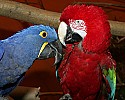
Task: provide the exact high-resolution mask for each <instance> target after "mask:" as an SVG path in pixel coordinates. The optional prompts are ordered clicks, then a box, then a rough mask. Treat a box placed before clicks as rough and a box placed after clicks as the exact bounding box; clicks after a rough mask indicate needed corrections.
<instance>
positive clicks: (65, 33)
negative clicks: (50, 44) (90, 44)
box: [58, 22, 83, 46]
mask: <svg viewBox="0 0 125 100" xmlns="http://www.w3.org/2000/svg"><path fill="white" fill-rule="evenodd" d="M58 36H59V39H60V41H61V43H62V44H63V45H64V46H66V44H70V43H75V42H80V41H81V40H82V39H83V38H82V37H81V36H80V35H79V34H78V33H77V32H74V31H73V30H72V29H71V27H70V26H69V25H67V24H66V23H65V22H61V23H60V25H59V27H58Z"/></svg>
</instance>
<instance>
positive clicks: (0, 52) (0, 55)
mask: <svg viewBox="0 0 125 100" xmlns="http://www.w3.org/2000/svg"><path fill="white" fill-rule="evenodd" d="M3 54H4V48H3V47H2V42H1V41H0V59H1V58H2V56H3Z"/></svg>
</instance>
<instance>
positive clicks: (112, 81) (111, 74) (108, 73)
mask: <svg viewBox="0 0 125 100" xmlns="http://www.w3.org/2000/svg"><path fill="white" fill-rule="evenodd" d="M103 74H104V76H105V78H106V80H107V81H108V84H109V86H110V89H111V93H110V94H109V98H108V99H109V100H114V96H115V90H116V71H115V68H114V67H112V68H109V69H108V70H106V69H103Z"/></svg>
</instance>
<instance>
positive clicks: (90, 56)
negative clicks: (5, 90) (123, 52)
mask: <svg viewBox="0 0 125 100" xmlns="http://www.w3.org/2000/svg"><path fill="white" fill-rule="evenodd" d="M58 36H59V39H60V41H61V43H62V44H63V45H64V46H65V49H64V59H63V60H62V62H61V64H60V67H59V68H58V69H57V77H58V78H59V79H60V84H61V86H62V89H63V91H64V94H66V95H65V96H64V97H62V99H63V100H71V98H72V99H73V100H104V99H106V100H107V99H108V100H114V96H115V89H116V72H115V71H116V62H115V60H113V58H112V56H111V54H110V52H109V50H108V47H109V46H110V38H111V33H110V25H109V23H108V20H107V16H106V14H105V12H104V11H103V10H102V9H101V8H99V7H97V6H93V5H90V6H86V5H69V6H68V7H66V8H65V9H64V11H63V12H62V14H61V17H60V25H59V28H58ZM104 83H105V85H104ZM104 86H105V88H104ZM104 90H106V95H105V94H104ZM66 98H67V99H66ZM62 99H60V100H62Z"/></svg>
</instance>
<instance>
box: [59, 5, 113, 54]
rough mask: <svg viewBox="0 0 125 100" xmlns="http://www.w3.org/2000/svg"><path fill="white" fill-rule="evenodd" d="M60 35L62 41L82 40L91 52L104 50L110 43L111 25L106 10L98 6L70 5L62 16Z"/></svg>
mask: <svg viewBox="0 0 125 100" xmlns="http://www.w3.org/2000/svg"><path fill="white" fill-rule="evenodd" d="M58 35H59V39H60V41H61V43H62V44H63V45H64V46H66V44H74V43H79V42H80V41H82V47H83V48H84V50H87V51H89V52H98V53H99V52H103V51H105V50H106V49H107V48H108V47H109V45H110V37H111V34H110V26H109V23H108V21H107V16H106V14H105V12H104V11H103V10H102V9H101V8H99V7H97V6H93V5H90V6H86V5H69V6H68V7H66V8H65V9H64V11H63V12H62V15H61V17H60V25H59V28H58Z"/></svg>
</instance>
